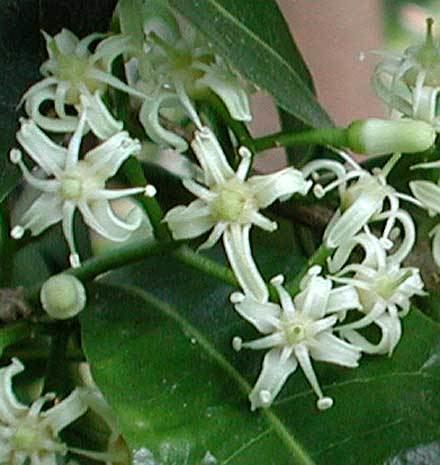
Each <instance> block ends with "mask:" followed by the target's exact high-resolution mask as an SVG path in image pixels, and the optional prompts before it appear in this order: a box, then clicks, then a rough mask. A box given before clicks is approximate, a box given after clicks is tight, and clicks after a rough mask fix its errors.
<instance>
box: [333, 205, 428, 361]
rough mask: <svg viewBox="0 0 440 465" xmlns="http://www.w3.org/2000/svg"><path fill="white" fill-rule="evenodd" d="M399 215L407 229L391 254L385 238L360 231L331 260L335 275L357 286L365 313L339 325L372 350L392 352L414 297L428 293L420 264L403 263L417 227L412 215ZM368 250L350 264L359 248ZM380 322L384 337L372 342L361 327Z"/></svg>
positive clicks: (353, 340) (375, 352) (354, 340)
mask: <svg viewBox="0 0 440 465" xmlns="http://www.w3.org/2000/svg"><path fill="white" fill-rule="evenodd" d="M398 219H399V220H400V221H401V222H402V225H403V228H404V229H405V237H404V238H403V239H402V241H401V244H400V246H399V247H398V248H397V250H396V251H395V252H394V253H393V254H390V255H388V254H387V251H386V250H385V248H384V247H383V244H382V243H381V241H380V240H379V239H378V238H377V237H375V236H373V235H371V234H366V233H363V234H359V235H358V236H356V237H354V238H352V239H351V240H348V241H347V242H346V243H344V244H342V245H341V246H340V247H339V248H338V249H337V251H336V252H335V254H334V256H333V257H332V259H331V260H330V261H329V270H330V272H331V273H335V274H334V276H332V279H333V280H334V281H336V282H338V283H342V284H346V285H350V286H353V287H355V288H356V289H357V291H358V294H359V300H360V302H361V304H362V309H361V310H360V311H361V312H362V313H363V314H364V316H363V317H362V318H360V319H358V320H356V321H354V322H352V323H348V324H345V325H343V326H340V327H338V328H337V329H338V330H339V331H340V332H341V335H343V336H344V337H345V338H346V339H348V340H349V341H350V342H352V343H353V344H355V345H357V346H358V347H360V348H361V349H362V350H363V351H364V352H367V353H372V354H383V353H388V354H391V353H392V352H393V350H394V348H395V347H396V345H397V343H398V342H399V340H400V337H401V333H402V329H401V323H400V318H402V317H403V316H405V315H406V314H407V313H408V312H409V310H410V304H411V303H410V299H411V298H412V297H413V296H415V295H424V292H423V281H422V279H421V277H420V272H419V270H418V268H409V267H402V266H401V261H402V260H404V259H405V258H406V256H407V255H408V253H409V252H410V250H411V249H412V246H413V244H414V241H415V227H414V223H413V221H412V219H411V217H410V216H409V215H408V214H407V213H406V212H403V211H399V214H398ZM357 247H360V248H361V249H362V250H363V252H364V255H365V257H364V259H363V261H362V263H352V264H346V263H347V261H348V260H349V258H350V256H351V255H352V253H353V251H354V250H355V248H357ZM370 324H376V325H378V326H379V327H380V329H381V331H382V337H381V340H380V341H379V342H378V343H377V344H372V343H371V342H369V341H368V340H367V339H366V338H365V337H363V336H361V335H360V334H359V333H358V332H357V331H355V330H358V329H361V328H364V327H366V326H368V325H370Z"/></svg>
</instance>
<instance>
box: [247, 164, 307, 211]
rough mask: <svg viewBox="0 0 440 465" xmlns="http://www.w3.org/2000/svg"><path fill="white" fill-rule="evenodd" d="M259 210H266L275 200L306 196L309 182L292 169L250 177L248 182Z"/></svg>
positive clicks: (299, 172)
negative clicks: (294, 195)
mask: <svg viewBox="0 0 440 465" xmlns="http://www.w3.org/2000/svg"><path fill="white" fill-rule="evenodd" d="M248 183H249V185H250V186H251V189H252V191H253V193H254V195H255V198H256V200H257V204H258V207H259V208H266V207H268V206H269V205H270V204H272V203H273V202H275V200H278V199H279V200H281V201H284V200H287V199H288V198H289V197H291V196H292V195H293V194H295V193H299V194H301V195H306V194H307V191H308V190H309V188H310V186H311V184H312V183H311V181H306V180H305V179H304V176H303V174H302V173H301V171H299V170H295V169H294V168H285V169H283V170H281V171H278V172H276V173H274V174H266V175H262V176H252V177H251V178H249V180H248Z"/></svg>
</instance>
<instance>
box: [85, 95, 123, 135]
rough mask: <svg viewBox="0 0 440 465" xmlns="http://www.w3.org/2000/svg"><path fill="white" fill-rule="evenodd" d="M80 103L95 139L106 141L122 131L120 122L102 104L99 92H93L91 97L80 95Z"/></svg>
mask: <svg viewBox="0 0 440 465" xmlns="http://www.w3.org/2000/svg"><path fill="white" fill-rule="evenodd" d="M80 101H81V105H82V106H83V108H85V109H86V110H87V124H88V125H89V126H90V129H91V130H92V131H93V133H94V134H95V135H96V136H97V137H99V138H100V139H102V140H106V139H109V138H110V137H111V136H113V135H115V134H116V133H117V132H119V131H122V128H123V124H122V122H121V121H118V120H117V119H115V118H114V117H113V116H112V114H111V113H110V111H109V110H108V109H107V107H106V106H105V105H104V103H103V102H102V100H101V97H100V94H99V92H95V94H94V95H93V97H91V96H88V95H81V96H80Z"/></svg>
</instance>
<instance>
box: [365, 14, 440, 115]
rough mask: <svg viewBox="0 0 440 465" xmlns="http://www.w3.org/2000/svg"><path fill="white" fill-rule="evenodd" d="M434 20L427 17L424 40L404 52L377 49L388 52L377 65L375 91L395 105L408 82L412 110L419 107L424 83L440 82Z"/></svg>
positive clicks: (439, 58) (438, 52)
mask: <svg viewBox="0 0 440 465" xmlns="http://www.w3.org/2000/svg"><path fill="white" fill-rule="evenodd" d="M433 23H434V20H433V19H432V18H428V19H427V20H426V24H427V32H426V39H425V42H424V43H423V44H421V45H417V46H412V47H409V48H407V49H406V50H405V51H404V52H403V53H402V54H400V53H390V52H375V53H377V54H379V55H383V56H385V60H384V61H383V62H382V63H379V65H378V66H377V67H376V70H375V72H374V77H373V87H374V88H375V90H376V93H377V94H378V95H379V97H381V98H382V99H384V100H385V102H386V103H388V104H389V105H391V106H392V107H393V106H394V104H395V103H396V102H397V103H398V104H399V102H398V101H399V99H400V98H401V95H402V93H404V92H403V91H402V89H403V88H404V87H405V86H406V87H408V88H409V89H410V91H411V93H412V98H411V104H412V109H413V112H414V113H416V112H417V111H418V107H419V104H420V97H421V92H422V89H423V87H424V86H429V87H439V86H440V46H439V45H438V44H436V43H435V42H434V39H433V34H432V26H433Z"/></svg>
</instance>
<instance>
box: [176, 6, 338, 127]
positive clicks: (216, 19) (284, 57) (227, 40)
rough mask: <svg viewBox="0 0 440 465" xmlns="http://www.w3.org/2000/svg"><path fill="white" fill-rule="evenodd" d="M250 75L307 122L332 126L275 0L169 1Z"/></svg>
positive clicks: (247, 76) (253, 80) (222, 53)
mask: <svg viewBox="0 0 440 465" xmlns="http://www.w3.org/2000/svg"><path fill="white" fill-rule="evenodd" d="M169 3H170V4H171V5H172V6H173V7H175V8H176V9H177V10H178V11H179V12H180V13H182V14H183V15H184V16H186V17H187V18H188V19H189V20H191V21H192V22H193V23H194V24H195V25H196V26H197V27H199V28H200V30H201V31H202V32H203V33H204V34H205V35H206V36H207V37H208V39H210V40H211V41H212V43H213V44H214V45H215V47H216V48H217V49H218V51H219V53H220V54H221V55H222V56H224V57H226V58H227V59H228V60H229V61H230V62H231V63H232V64H233V65H234V66H235V67H236V68H237V69H238V70H239V71H240V72H241V73H242V74H243V75H244V76H245V77H246V78H248V79H249V80H250V81H252V82H254V83H255V84H256V85H257V86H259V87H261V88H263V89H265V90H266V91H268V92H269V93H270V94H272V96H273V97H274V98H275V100H276V102H277V104H278V105H279V106H280V107H282V108H283V109H285V110H286V111H288V112H289V113H291V114H292V115H294V116H296V117H297V118H298V119H300V120H301V121H303V122H304V123H306V124H308V125H310V126H313V127H321V126H329V125H331V122H330V119H329V117H328V116H327V114H326V113H325V111H324V110H323V109H322V108H321V107H320V105H319V104H318V102H317V100H316V98H315V96H314V95H313V92H312V91H311V90H310V87H309V86H310V81H309V79H308V77H309V73H308V71H307V69H306V67H305V65H304V62H303V60H302V58H301V55H300V54H299V52H298V49H297V47H296V45H295V43H294V41H293V39H292V37H291V35H290V32H289V29H288V26H287V24H286V22H285V20H284V18H283V16H282V14H281V12H280V10H279V8H278V6H277V4H276V2H275V1H274V0H264V1H254V0H240V1H237V0H169Z"/></svg>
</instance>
